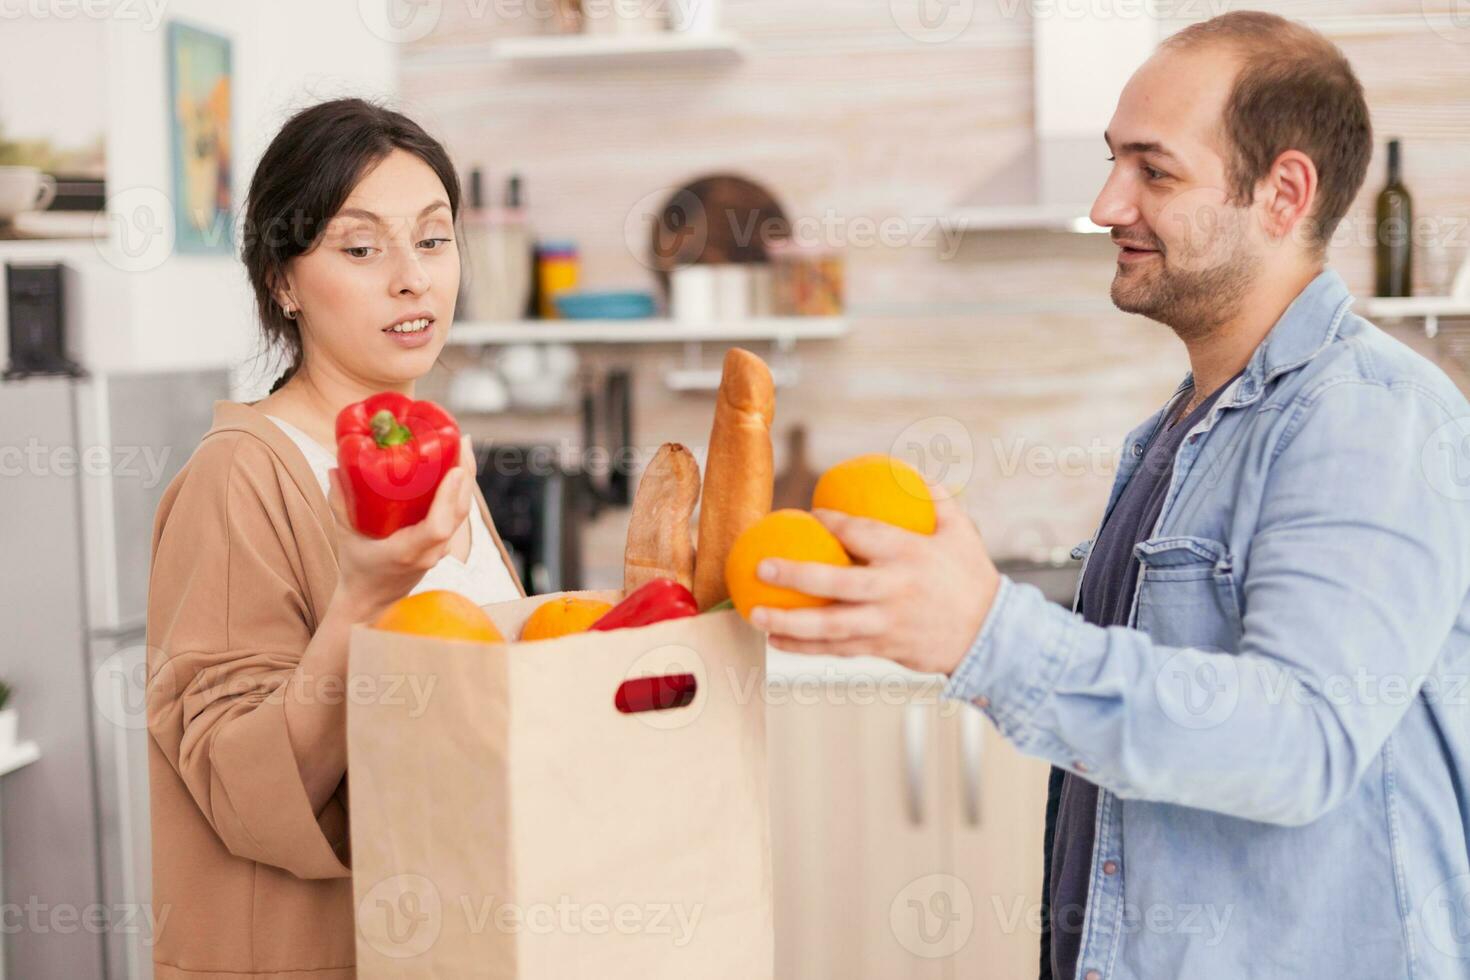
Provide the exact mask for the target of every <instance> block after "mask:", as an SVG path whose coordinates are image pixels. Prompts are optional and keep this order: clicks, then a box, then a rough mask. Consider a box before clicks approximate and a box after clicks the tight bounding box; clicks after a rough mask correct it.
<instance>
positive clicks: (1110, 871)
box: [1103, 861, 1118, 875]
mask: <svg viewBox="0 0 1470 980" xmlns="http://www.w3.org/2000/svg"><path fill="white" fill-rule="evenodd" d="M1117 873H1118V862H1117V861H1104V862H1103V874H1105V875H1115V874H1117Z"/></svg>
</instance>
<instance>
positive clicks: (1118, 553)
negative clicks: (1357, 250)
mask: <svg viewBox="0 0 1470 980" xmlns="http://www.w3.org/2000/svg"><path fill="white" fill-rule="evenodd" d="M1237 377H1239V375H1237ZM1234 380H1235V379H1234V378H1232V379H1231V381H1234ZM1229 386H1230V382H1228V381H1227V382H1226V383H1225V384H1223V385H1221V386H1220V387H1219V388H1218V389H1216V390H1215V391H1214V392H1212V393H1211V394H1210V396H1209V397H1208V398H1206V399H1205V400H1204V401H1203V402H1201V403H1200V404H1199V405H1198V406H1197V407H1196V408H1195V409H1194V411H1192V412H1190V413H1189V417H1188V418H1186V419H1183V420H1182V421H1179V422H1175V423H1173V424H1172V425H1170V424H1167V423H1166V424H1164V425H1162V426H1160V427H1159V429H1158V431H1156V432H1155V433H1154V434H1153V436H1152V438H1150V439H1149V442H1148V446H1147V447H1146V448H1145V449H1144V453H1143V458H1142V459H1140V460H1139V462H1138V469H1137V470H1135V471H1134V473H1133V475H1132V477H1130V478H1129V480H1128V485H1127V486H1125V487H1124V488H1123V492H1122V493H1121V494H1120V495H1119V496H1118V500H1117V502H1116V503H1115V504H1114V505H1113V511H1112V513H1111V514H1109V515H1108V517H1107V520H1106V521H1104V522H1103V526H1102V530H1100V531H1099V532H1098V535H1097V540H1096V541H1094V542H1093V543H1092V553H1091V555H1090V556H1089V557H1088V559H1087V573H1086V575H1084V576H1083V578H1082V593H1081V597H1080V599H1081V601H1080V606H1079V609H1078V612H1080V613H1081V614H1082V618H1083V619H1085V620H1086V621H1087V622H1089V623H1092V624H1093V625H1095V626H1127V625H1129V618H1130V616H1131V614H1132V611H1133V592H1134V587H1135V585H1136V584H1137V582H1138V567H1139V566H1138V556H1136V555H1135V554H1134V553H1133V547H1134V545H1136V544H1137V543H1138V542H1140V541H1146V540H1148V538H1149V536H1150V535H1152V534H1153V530H1154V525H1155V524H1157V523H1158V520H1159V514H1160V513H1162V512H1163V509H1164V497H1165V495H1167V494H1168V492H1169V483H1170V481H1171V480H1172V478H1173V475H1174V457H1175V455H1176V454H1177V453H1178V451H1179V446H1180V444H1181V443H1182V442H1183V441H1184V437H1185V436H1186V435H1188V434H1189V430H1190V429H1192V428H1194V427H1195V425H1196V424H1198V423H1199V421H1200V420H1201V419H1203V418H1204V417H1205V416H1206V415H1207V414H1208V413H1209V411H1210V407H1211V406H1212V405H1214V404H1215V400H1216V399H1218V398H1219V397H1220V393H1221V392H1223V391H1224V390H1225V389H1226V388H1228V387H1229ZM1048 796H1049V800H1048V805H1047V810H1048V813H1047V835H1048V836H1047V840H1048V841H1049V842H1050V845H1051V847H1050V850H1049V853H1048V856H1047V873H1046V876H1045V878H1044V880H1043V887H1044V888H1045V890H1046V893H1045V894H1044V895H1043V896H1042V903H1043V905H1044V906H1045V908H1046V912H1047V914H1046V917H1045V919H1044V922H1045V923H1046V928H1045V929H1044V931H1043V933H1042V947H1041V958H1042V964H1041V967H1042V977H1043V978H1045V977H1047V976H1048V975H1049V976H1051V977H1053V978H1055V980H1071V978H1072V977H1074V976H1075V975H1076V973H1077V956H1078V954H1079V952H1080V951H1081V945H1082V921H1083V918H1084V914H1085V912H1086V909H1087V892H1088V879H1089V877H1090V876H1091V874H1092V845H1093V830H1094V826H1093V825H1094V822H1095V820H1096V817H1097V787H1096V786H1094V785H1093V784H1092V783H1090V782H1088V781H1087V780H1086V779H1083V778H1082V777H1081V776H1078V775H1077V774H1076V773H1073V772H1071V771H1067V770H1062V769H1057V768H1053V769H1052V773H1051V783H1050V791H1049V793H1048ZM1048 940H1049V942H1048ZM1048 954H1049V956H1050V962H1048ZM1048 967H1050V974H1048V972H1047V968H1048Z"/></svg>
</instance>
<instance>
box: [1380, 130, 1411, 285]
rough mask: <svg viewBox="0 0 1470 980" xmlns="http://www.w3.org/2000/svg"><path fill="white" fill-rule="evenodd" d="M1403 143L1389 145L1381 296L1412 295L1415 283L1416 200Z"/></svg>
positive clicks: (1382, 211) (1382, 198) (1382, 213)
mask: <svg viewBox="0 0 1470 980" xmlns="http://www.w3.org/2000/svg"><path fill="white" fill-rule="evenodd" d="M1402 164H1403V156H1402V153H1401V152H1400V148H1399V141H1398V140H1393V141H1392V142H1390V143H1389V144H1388V186H1386V187H1384V188H1383V190H1382V191H1381V192H1379V194H1378V213H1377V222H1378V223H1377V242H1378V295H1379V296H1409V295H1411V294H1412V293H1413V281H1414V250H1413V234H1412V232H1413V226H1414V199H1413V198H1412V197H1410V196H1409V189H1408V188H1407V187H1405V186H1404V182H1403V174H1402V172H1401V171H1402Z"/></svg>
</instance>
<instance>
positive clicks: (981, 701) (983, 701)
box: [975, 694, 990, 710]
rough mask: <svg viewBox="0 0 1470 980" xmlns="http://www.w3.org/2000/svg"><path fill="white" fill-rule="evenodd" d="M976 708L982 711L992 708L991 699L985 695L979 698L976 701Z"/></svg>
mask: <svg viewBox="0 0 1470 980" xmlns="http://www.w3.org/2000/svg"><path fill="white" fill-rule="evenodd" d="M975 707H977V708H980V709H982V710H983V709H985V708H988V707H990V699H989V698H987V697H986V696H985V695H983V694H982V695H980V696H979V697H978V698H976V699H975Z"/></svg>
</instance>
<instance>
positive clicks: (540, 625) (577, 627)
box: [521, 596, 612, 640]
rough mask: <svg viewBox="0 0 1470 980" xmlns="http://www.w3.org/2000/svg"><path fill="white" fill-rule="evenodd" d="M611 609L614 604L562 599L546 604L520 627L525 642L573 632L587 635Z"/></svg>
mask: <svg viewBox="0 0 1470 980" xmlns="http://www.w3.org/2000/svg"><path fill="white" fill-rule="evenodd" d="M611 608H612V603H610V602H602V601H600V600H598V599H586V598H582V597H579V596H562V597H561V598H559V599H552V600H551V601H550V602H543V603H542V604H541V605H539V606H537V607H536V611H535V612H533V613H531V616H530V618H529V619H527V620H526V625H524V626H522V627H521V639H522V640H551V639H555V638H556V637H558V636H567V635H568V634H571V633H585V632H586V631H587V630H588V629H589V628H590V627H591V626H592V624H593V623H595V622H597V621H598V620H599V619H601V618H602V616H603V614H604V613H606V612H607V611H608V610H609V609H611Z"/></svg>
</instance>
